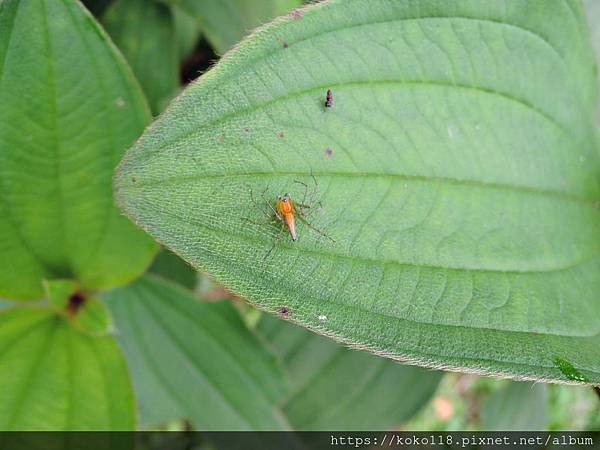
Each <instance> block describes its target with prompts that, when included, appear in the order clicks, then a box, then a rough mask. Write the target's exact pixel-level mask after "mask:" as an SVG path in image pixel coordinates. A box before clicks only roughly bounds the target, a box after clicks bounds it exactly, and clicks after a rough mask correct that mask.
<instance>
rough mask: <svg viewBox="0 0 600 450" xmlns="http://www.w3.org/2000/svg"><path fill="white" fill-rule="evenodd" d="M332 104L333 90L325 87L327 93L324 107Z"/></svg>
mask: <svg viewBox="0 0 600 450" xmlns="http://www.w3.org/2000/svg"><path fill="white" fill-rule="evenodd" d="M332 106H333V92H331V89H327V93H326V94H325V107H326V108H331V107H332Z"/></svg>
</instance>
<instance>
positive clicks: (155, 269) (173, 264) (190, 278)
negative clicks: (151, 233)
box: [150, 249, 198, 290]
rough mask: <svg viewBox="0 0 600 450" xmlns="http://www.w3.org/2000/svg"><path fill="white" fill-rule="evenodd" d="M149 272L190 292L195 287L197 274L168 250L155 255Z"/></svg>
mask: <svg viewBox="0 0 600 450" xmlns="http://www.w3.org/2000/svg"><path fill="white" fill-rule="evenodd" d="M150 272H152V273H155V274H157V275H161V276H162V277H164V278H167V279H168V280H172V281H174V282H176V283H178V284H180V285H182V286H184V287H186V288H188V289H190V290H193V289H194V287H196V282H197V278H198V277H197V272H196V270H194V268H193V267H191V266H190V265H189V264H188V263H186V262H185V261H184V260H183V259H181V258H180V257H179V256H177V255H176V254H175V253H173V252H170V251H169V250H166V249H163V250H162V251H160V252H159V253H158V255H156V258H155V259H154V262H153V263H152V266H150Z"/></svg>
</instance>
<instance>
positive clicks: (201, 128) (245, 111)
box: [121, 78, 579, 164]
mask: <svg viewBox="0 0 600 450" xmlns="http://www.w3.org/2000/svg"><path fill="white" fill-rule="evenodd" d="M200 81H202V79H201V78H200ZM374 85H375V86H380V85H383V86H386V85H403V86H429V87H436V88H443V89H459V90H460V89H464V90H468V91H475V92H477V93H480V94H481V93H485V94H489V95H490V96H494V97H499V98H502V99H505V100H509V101H511V102H514V103H517V104H519V105H521V106H522V107H524V108H525V109H527V110H528V111H533V112H534V113H536V114H538V115H539V116H540V117H542V118H543V119H544V120H546V121H547V122H549V123H550V124H552V125H553V126H554V127H556V128H557V129H558V130H560V131H561V133H563V134H564V135H565V136H566V137H567V138H568V139H569V140H570V141H572V143H573V144H574V145H575V146H578V145H577V144H578V141H579V139H578V138H577V137H576V136H575V135H574V134H573V133H572V132H571V130H570V129H568V128H565V127H564V126H563V125H562V124H560V123H559V122H558V121H557V120H556V119H555V118H554V117H552V116H550V115H549V114H547V113H546V112H544V111H542V110H541V109H539V108H537V107H536V106H535V105H533V104H531V103H529V102H527V101H526V100H523V99H520V98H518V97H514V96H512V95H510V94H508V93H506V92H502V91H497V90H494V89H490V88H485V87H482V86H469V85H466V84H460V83H449V82H448V83H447V82H442V81H434V80H400V79H388V80H360V81H347V82H338V83H328V84H320V85H318V86H313V87H310V88H308V89H303V90H300V91H294V92H290V93H288V94H286V95H282V96H279V97H274V98H272V99H270V100H267V101H264V102H260V103H256V104H254V105H252V106H250V107H247V108H240V109H237V110H235V111H231V112H229V113H226V114H222V115H220V116H219V117H216V118H214V119H211V120H209V121H207V122H205V123H197V124H195V125H194V127H193V128H191V129H190V130H188V131H186V132H184V133H181V134H180V135H179V136H177V137H175V138H173V139H171V140H169V141H167V142H164V143H163V144H161V145H159V146H157V147H156V148H155V149H152V150H151V149H147V150H146V157H147V158H148V160H151V157H152V156H154V155H156V154H157V153H159V152H161V151H162V150H165V149H166V148H168V147H170V146H172V145H173V144H176V143H178V142H181V141H182V140H184V139H188V138H190V137H192V136H194V135H195V134H198V133H201V132H205V130H206V129H207V128H211V127H214V126H216V125H219V124H221V123H223V122H225V121H228V120H230V119H233V118H236V117H240V116H243V115H249V114H251V113H254V112H256V111H258V110H260V109H264V108H266V107H269V106H271V105H274V104H277V103H279V102H284V101H287V100H289V99H294V98H297V97H300V96H304V95H310V94H314V93H318V92H325V91H326V90H327V89H336V88H344V87H363V86H368V87H369V88H372V86H374ZM165 114H167V113H165ZM152 129H153V125H151V126H150V127H149V128H148V130H147V131H152ZM146 134H147V133H144V135H143V136H142V139H143V138H144V137H145V135H146ZM141 144H142V145H143V144H144V141H143V140H142V141H141ZM121 164H123V162H122V163H121Z"/></svg>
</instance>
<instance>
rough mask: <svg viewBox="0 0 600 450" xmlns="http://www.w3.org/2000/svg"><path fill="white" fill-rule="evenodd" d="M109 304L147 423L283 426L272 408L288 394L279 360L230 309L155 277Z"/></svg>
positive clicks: (108, 297) (111, 295) (109, 296)
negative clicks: (179, 421) (173, 421)
mask: <svg viewBox="0 0 600 450" xmlns="http://www.w3.org/2000/svg"><path fill="white" fill-rule="evenodd" d="M103 299H104V300H105V301H106V302H107V304H108V305H109V307H110V308H111V309H112V311H113V314H114V317H115V322H116V326H117V333H118V335H117V337H118V339H119V342H120V343H121V345H122V346H123V349H124V351H125V354H126V356H127V361H128V363H129V366H130V370H131V372H132V376H133V381H134V386H135V389H136V392H137V398H138V403H139V412H140V421H141V425H142V426H150V425H156V424H159V423H162V422H165V421H167V420H170V419H174V418H187V419H189V420H191V421H192V423H193V424H194V425H195V427H196V428H197V429H200V430H277V429H282V428H285V426H286V425H285V423H284V422H283V419H282V417H281V416H280V412H279V411H278V410H277V408H276V407H275V406H274V405H275V403H276V401H277V400H278V399H279V398H281V396H282V395H283V389H284V387H283V384H282V383H283V381H282V374H281V372H280V369H279V367H278V366H277V365H276V360H275V357H274V356H273V355H271V354H270V353H269V352H267V350H266V349H265V348H264V347H263V346H262V344H261V343H260V342H259V341H258V340H257V339H256V337H254V336H253V335H252V334H251V333H250V332H249V331H248V329H247V328H246V327H245V325H244V324H243V323H242V321H241V320H240V319H239V316H238V315H237V314H236V312H235V311H234V310H233V308H232V306H231V305H213V304H208V303H204V302H200V301H198V300H197V299H195V298H194V297H193V296H192V295H191V293H189V292H188V291H186V290H184V289H182V288H180V287H178V286H177V285H175V284H172V283H170V282H168V281H166V280H164V279H161V278H160V277H156V276H151V275H147V276H145V277H143V278H142V279H140V280H139V281H137V282H135V283H133V284H131V285H129V286H125V287H122V288H119V289H115V290H113V291H110V292H108V293H106V294H104V297H103ZM224 308H225V310H224Z"/></svg>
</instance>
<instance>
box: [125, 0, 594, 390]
mask: <svg viewBox="0 0 600 450" xmlns="http://www.w3.org/2000/svg"><path fill="white" fill-rule="evenodd" d="M282 42H283V43H284V44H285V45H283V44H282ZM594 77H595V72H594V63H593V53H592V50H591V47H590V45H589V41H588V39H587V33H586V29H585V18H584V16H583V14H582V12H581V8H580V7H579V6H577V5H575V4H573V3H572V2H568V1H557V2H555V3H554V4H553V7H552V8H548V7H547V3H546V2H544V1H541V0H531V1H528V2H513V1H509V0H506V1H495V2H488V1H486V0H476V1H462V0H461V1H456V2H445V1H431V2H426V3H411V2H388V1H383V0H375V1H373V2H370V3H369V8H368V9H367V8H365V7H364V2H362V1H357V0H346V1H336V0H332V1H329V2H325V3H319V4H316V5H313V6H310V7H307V8H305V9H303V10H302V15H301V16H300V17H299V18H298V17H293V16H289V17H287V18H285V19H280V20H278V21H277V22H276V23H274V24H271V25H269V26H267V27H265V28H264V29H263V30H261V31H260V32H258V33H256V34H254V35H252V36H251V37H249V38H248V39H247V40H245V41H244V43H243V44H241V45H240V46H239V47H238V48H236V50H234V51H232V52H231V53H230V54H229V56H228V57H226V58H223V59H222V60H221V61H220V62H219V63H218V64H217V65H216V66H215V68H214V69H212V70H211V71H210V72H208V73H207V74H206V75H204V76H203V77H202V78H200V80H199V81H198V82H197V83H194V84H193V85H191V86H189V87H188V88H187V89H186V90H185V91H184V93H183V94H182V95H181V96H180V97H179V98H178V100H177V101H176V102H174V103H173V104H172V105H171V107H170V108H169V110H168V112H167V113H165V114H164V115H163V116H162V117H161V118H160V119H159V120H157V121H156V122H155V123H154V125H153V126H152V128H150V129H149V130H147V132H146V133H145V134H144V136H143V137H142V139H141V140H140V141H139V142H138V143H137V144H136V145H135V146H134V147H133V149H132V150H131V151H130V152H129V153H128V154H127V156H126V157H125V158H124V160H123V162H122V164H121V166H120V169H119V170H118V173H117V175H116V178H115V193H116V197H117V201H118V202H119V204H120V206H121V207H122V208H123V210H124V211H125V212H126V213H127V214H128V215H129V216H130V217H132V218H133V220H135V221H136V223H138V224H139V225H140V226H142V227H143V228H144V229H145V230H147V231H148V232H149V233H150V234H152V235H153V236H154V237H156V238H157V239H158V240H160V241H161V242H162V243H164V244H165V246H167V247H168V248H171V249H173V250H174V251H176V252H177V253H178V254H179V255H181V256H182V257H183V258H184V259H185V260H187V261H188V262H190V264H192V265H193V266H194V267H196V268H197V269H198V270H201V271H204V272H207V273H209V274H211V275H212V276H214V278H215V279H216V280H217V281H219V282H221V283H223V284H224V285H225V286H227V287H228V288H230V289H231V290H233V291H234V292H235V293H237V294H239V295H241V296H242V297H244V298H247V299H249V301H250V302H252V303H254V304H255V305H257V306H259V307H260V308H262V309H265V310H268V311H271V312H276V311H277V310H278V309H279V308H281V307H283V306H285V307H287V308H288V309H289V310H290V311H294V314H295V316H294V319H295V321H297V322H298V323H299V324H302V325H305V326H307V327H309V328H311V329H314V330H315V331H317V332H319V333H321V334H325V335H328V336H331V337H333V338H336V339H338V340H340V341H343V342H348V343H352V344H354V345H356V346H359V347H361V348H365V349H367V350H370V351H372V352H375V353H378V354H383V355H385V356H388V357H390V358H394V359H398V360H401V361H409V362H412V363H416V364H419V365H423V366H427V367H434V368H451V369H455V370H460V371H465V372H476V373H482V374H491V375H503V376H509V377H513V378H529V379H536V380H547V381H555V382H573V383H577V382H579V383H581V382H586V381H582V380H588V381H587V382H595V383H600V302H598V299H597V295H596V293H597V292H598V291H600V277H599V276H598V273H600V211H599V209H598V202H599V200H600V157H599V152H598V148H597V141H596V136H595V132H596V129H595V109H596V83H595V78H594ZM327 89H332V90H333V106H332V107H331V108H326V107H325V106H324V101H325V93H326V90H327ZM311 174H312V175H314V176H315V178H316V183H315V182H314V181H313V179H312V177H311ZM132 177H135V178H136V179H137V182H136V183H132V182H131V178H132ZM296 180H298V181H301V182H304V183H307V184H308V185H309V192H310V191H311V190H312V189H313V188H315V189H316V188H318V190H317V192H316V194H317V195H315V199H317V198H320V199H321V200H322V207H317V206H319V204H318V203H317V202H316V200H315V201H313V202H312V203H313V205H312V206H313V210H314V211H315V213H314V214H312V215H311V216H310V217H309V220H310V221H311V222H312V225H313V226H314V227H316V228H318V229H321V230H323V231H324V232H325V233H327V234H328V235H330V236H331V237H332V238H334V239H335V242H330V241H329V240H327V239H325V238H322V237H321V236H320V235H319V234H318V233H316V232H314V231H313V230H312V229H310V228H309V227H307V226H306V225H305V224H304V223H300V222H299V223H298V234H299V240H298V242H292V241H291V239H289V237H288V236H287V235H283V239H280V240H279V242H278V245H276V246H275V249H274V250H273V252H272V253H271V254H270V255H269V257H268V258H265V256H266V255H267V253H268V251H269V250H270V249H271V248H272V246H273V242H274V240H276V239H277V236H278V234H279V230H280V227H281V225H279V224H278V225H269V224H268V223H267V221H266V218H265V213H263V212H261V211H260V209H261V208H262V209H264V210H268V208H269V206H270V207H273V205H274V204H275V200H276V199H277V195H280V194H282V193H285V192H289V193H291V195H292V198H294V199H296V200H297V201H299V202H302V200H303V199H304V198H305V195H304V192H305V189H304V187H303V186H302V185H299V184H298V183H296V182H295V181H296ZM315 185H316V186H315ZM251 192H254V197H255V202H253V200H252V198H251ZM263 192H265V198H266V199H267V201H268V202H271V203H270V205H265V204H264V201H263V199H262V198H261V193H263ZM310 198H311V196H310V193H309V195H308V196H307V197H306V199H307V201H311V200H310ZM246 218H249V219H250V221H248V220H246ZM261 221H263V222H265V223H264V224H261V223H260V222H261ZM251 222H257V223H251ZM320 317H327V320H320V319H319V318H320ZM558 361H564V362H566V363H568V366H567V364H563V363H561V364H559V363H558ZM564 367H573V368H574V371H571V370H569V371H564Z"/></svg>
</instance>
